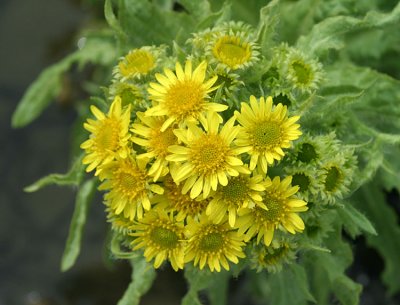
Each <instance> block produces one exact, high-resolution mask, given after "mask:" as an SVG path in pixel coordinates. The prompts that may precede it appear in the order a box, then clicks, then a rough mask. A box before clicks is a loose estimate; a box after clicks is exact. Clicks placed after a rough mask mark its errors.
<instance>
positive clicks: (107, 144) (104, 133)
mask: <svg viewBox="0 0 400 305" xmlns="http://www.w3.org/2000/svg"><path fill="white" fill-rule="evenodd" d="M118 127H119V124H118V123H117V122H115V121H113V120H111V119H105V120H104V122H103V123H102V125H101V127H100V128H99V131H98V132H97V134H96V137H95V146H96V148H97V149H98V150H100V151H115V150H116V149H117V147H118V139H119V128H118Z"/></svg>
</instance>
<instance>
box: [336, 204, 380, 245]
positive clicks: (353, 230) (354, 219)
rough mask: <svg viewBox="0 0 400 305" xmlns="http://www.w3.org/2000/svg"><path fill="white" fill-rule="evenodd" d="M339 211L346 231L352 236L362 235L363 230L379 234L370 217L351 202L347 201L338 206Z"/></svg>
mask: <svg viewBox="0 0 400 305" xmlns="http://www.w3.org/2000/svg"><path fill="white" fill-rule="evenodd" d="M338 213H339V215H340V219H341V220H342V221H343V225H344V227H345V229H346V231H347V232H348V233H349V234H350V236H351V237H353V238H355V237H356V236H358V235H360V234H361V232H362V231H363V232H366V233H369V234H373V235H377V233H376V231H375V228H374V226H373V225H372V224H371V222H370V221H369V220H368V218H367V217H366V216H365V215H364V214H362V213H361V212H359V211H358V210H357V209H355V208H354V207H353V206H352V205H351V204H350V203H349V202H345V203H344V204H343V205H342V206H341V208H338Z"/></svg>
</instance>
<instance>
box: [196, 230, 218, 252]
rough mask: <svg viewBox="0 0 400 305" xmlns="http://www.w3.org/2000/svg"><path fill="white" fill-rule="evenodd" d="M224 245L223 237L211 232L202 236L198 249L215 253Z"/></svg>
mask: <svg viewBox="0 0 400 305" xmlns="http://www.w3.org/2000/svg"><path fill="white" fill-rule="evenodd" d="M223 245H224V237H223V236H222V234H221V233H218V232H212V233H209V234H207V235H205V236H203V237H202V238H201V240H200V244H199V247H200V249H201V250H202V251H205V252H217V251H219V250H220V249H221V248H222V246H223Z"/></svg>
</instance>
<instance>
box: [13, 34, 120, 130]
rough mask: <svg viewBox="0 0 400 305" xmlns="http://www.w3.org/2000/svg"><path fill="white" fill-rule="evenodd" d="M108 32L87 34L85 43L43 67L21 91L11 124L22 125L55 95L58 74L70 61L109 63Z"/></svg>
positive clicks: (112, 49) (110, 45) (111, 52)
mask: <svg viewBox="0 0 400 305" xmlns="http://www.w3.org/2000/svg"><path fill="white" fill-rule="evenodd" d="M109 38H110V37H109V36H108V34H104V35H101V36H99V37H88V38H87V42H86V44H85V46H84V47H83V48H82V49H80V50H78V51H76V52H75V53H72V54H70V55H69V56H67V57H65V58H64V59H63V60H61V61H60V62H58V63H56V64H54V65H52V66H50V67H48V68H46V69H45V70H44V71H43V72H42V73H41V74H40V75H39V77H38V78H37V79H36V80H35V81H34V82H33V83H32V85H30V87H29V88H28V90H27V91H26V92H25V94H24V96H23V97H22V99H21V101H20V103H19V104H18V106H17V109H16V110H15V112H14V114H13V117H12V126H13V127H14V128H19V127H24V126H26V125H28V124H29V123H31V122H32V121H33V120H35V119H36V118H37V117H38V116H39V115H40V114H41V113H42V112H43V110H44V109H45V108H46V107H47V106H48V105H49V104H50V103H51V101H52V100H53V99H54V98H56V97H57V96H58V95H59V94H60V92H61V88H62V76H63V74H64V73H65V72H67V71H68V70H69V69H70V67H71V66H72V65H73V64H75V63H76V64H78V65H79V66H83V65H84V64H86V63H89V62H90V63H94V64H99V65H105V66H107V65H110V64H111V63H112V62H114V61H115V58H116V52H115V47H114V45H113V43H112V41H111V40H110V39H109Z"/></svg>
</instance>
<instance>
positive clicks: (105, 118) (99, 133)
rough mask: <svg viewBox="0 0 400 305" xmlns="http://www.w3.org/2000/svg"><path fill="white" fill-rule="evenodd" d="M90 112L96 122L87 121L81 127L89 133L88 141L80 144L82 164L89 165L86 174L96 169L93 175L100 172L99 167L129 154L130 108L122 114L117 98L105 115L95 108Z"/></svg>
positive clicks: (119, 100) (119, 101) (92, 107)
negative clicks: (82, 153) (83, 152)
mask: <svg viewBox="0 0 400 305" xmlns="http://www.w3.org/2000/svg"><path fill="white" fill-rule="evenodd" d="M90 110H91V111H92V113H93V114H94V116H95V117H96V119H97V120H92V119H88V120H87V122H86V123H85V124H83V127H84V128H85V129H86V130H88V131H90V133H91V134H90V137H89V139H88V140H86V141H85V142H83V143H82V144H81V148H82V149H84V150H85V153H86V156H85V157H84V158H83V160H82V163H83V164H89V166H88V167H87V168H86V171H87V172H90V171H92V170H94V169H95V168H97V169H96V173H95V175H96V176H97V175H98V174H99V173H100V172H101V168H100V167H101V166H103V165H106V164H107V163H110V162H111V161H113V160H114V159H115V158H117V157H121V158H126V157H127V156H128V154H129V151H130V149H129V146H128V143H129V138H130V134H129V123H130V115H131V113H130V106H128V107H127V108H126V110H125V111H124V112H122V108H121V99H120V98H119V97H118V96H117V97H116V98H115V100H114V101H113V103H112V104H111V107H110V110H109V112H108V114H107V115H105V114H104V113H103V112H101V111H100V110H99V109H98V108H97V107H95V106H93V105H92V106H91V107H90Z"/></svg>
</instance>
